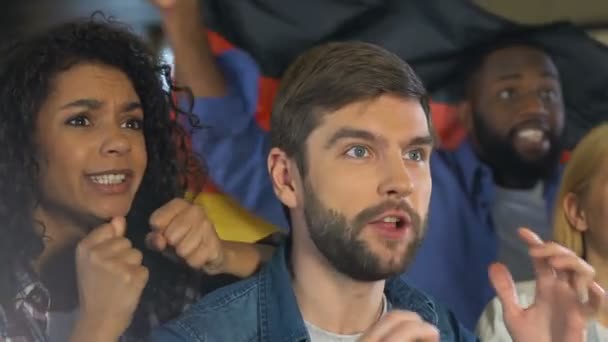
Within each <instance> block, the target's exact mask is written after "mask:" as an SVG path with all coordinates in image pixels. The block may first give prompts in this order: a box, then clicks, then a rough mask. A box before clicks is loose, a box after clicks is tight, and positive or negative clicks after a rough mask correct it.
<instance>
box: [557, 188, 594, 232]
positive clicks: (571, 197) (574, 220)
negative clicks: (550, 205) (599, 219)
mask: <svg viewBox="0 0 608 342" xmlns="http://www.w3.org/2000/svg"><path fill="white" fill-rule="evenodd" d="M562 205H563V208H564V214H565V215H566V220H568V223H570V226H571V227H572V228H574V229H575V230H576V231H579V232H584V231H586V230H587V228H588V225H587V219H586V217H585V216H586V215H585V211H584V210H583V209H582V208H581V205H580V198H579V196H577V195H575V194H573V193H572V192H569V193H568V194H567V195H566V197H564V202H563V203H562Z"/></svg>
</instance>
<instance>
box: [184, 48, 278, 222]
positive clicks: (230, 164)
mask: <svg viewBox="0 0 608 342" xmlns="http://www.w3.org/2000/svg"><path fill="white" fill-rule="evenodd" d="M217 62H218V65H219V67H220V69H221V71H222V73H223V75H224V77H225V79H226V83H227V85H228V93H227V94H226V95H225V96H223V97H217V98H196V99H195V101H194V108H193V111H194V113H195V114H196V115H197V117H198V118H199V120H200V122H201V124H202V126H203V127H204V128H203V129H202V130H198V131H194V132H193V135H192V146H193V149H194V152H195V153H197V154H198V155H200V156H201V157H202V158H203V159H204V160H205V161H206V164H207V165H206V166H207V169H208V172H209V176H210V178H211V179H212V180H213V182H214V183H215V184H216V185H217V186H218V187H219V188H220V189H221V190H222V191H223V192H225V193H227V194H228V195H230V196H231V197H232V198H234V199H236V200H237V201H238V202H239V204H240V205H242V206H243V207H244V208H246V209H247V210H249V211H250V212H251V213H253V214H255V215H256V216H259V217H261V218H263V219H265V220H266V221H268V222H270V223H272V224H274V225H275V226H277V227H280V228H287V227H288V225H287V219H286V217H285V213H284V211H283V207H282V205H281V203H280V201H279V200H278V199H277V198H276V197H275V195H274V190H273V187H272V183H271V181H270V177H269V175H268V171H267V166H266V158H267V155H268V152H269V150H270V142H269V136H268V133H267V132H266V131H264V130H263V129H262V128H261V127H259V126H258V124H257V122H256V120H255V111H256V107H257V101H258V83H259V76H260V73H259V70H258V67H257V65H256V63H255V62H254V61H253V60H252V59H251V57H249V56H248V55H247V54H246V53H245V52H243V51H240V50H237V49H232V50H229V51H227V52H224V53H223V54H222V55H220V56H219V57H218V59H217Z"/></svg>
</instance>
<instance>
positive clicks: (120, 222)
mask: <svg viewBox="0 0 608 342" xmlns="http://www.w3.org/2000/svg"><path fill="white" fill-rule="evenodd" d="M110 224H111V225H112V228H114V234H115V235H116V236H125V233H126V231H127V220H126V219H125V218H124V217H114V218H113V219H112V221H110Z"/></svg>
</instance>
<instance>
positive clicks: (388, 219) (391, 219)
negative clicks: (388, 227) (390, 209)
mask: <svg viewBox="0 0 608 342" xmlns="http://www.w3.org/2000/svg"><path fill="white" fill-rule="evenodd" d="M382 222H386V223H397V222H399V218H397V217H394V216H388V217H385V218H384V219H382Z"/></svg>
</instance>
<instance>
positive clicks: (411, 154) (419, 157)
mask: <svg viewBox="0 0 608 342" xmlns="http://www.w3.org/2000/svg"><path fill="white" fill-rule="evenodd" d="M405 158H406V159H409V160H413V161H423V160H424V151H423V150H420V149H418V150H411V151H407V152H406V155H405Z"/></svg>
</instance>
